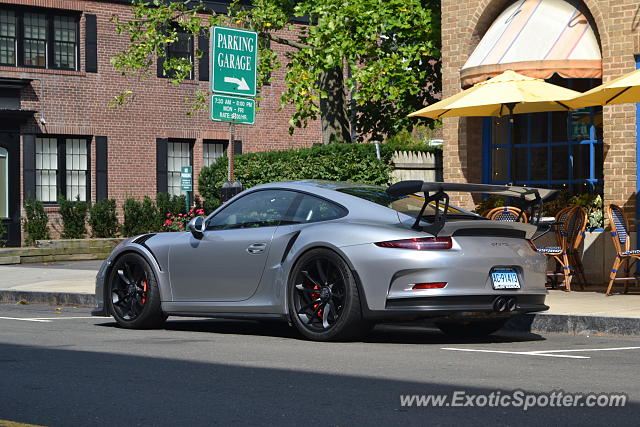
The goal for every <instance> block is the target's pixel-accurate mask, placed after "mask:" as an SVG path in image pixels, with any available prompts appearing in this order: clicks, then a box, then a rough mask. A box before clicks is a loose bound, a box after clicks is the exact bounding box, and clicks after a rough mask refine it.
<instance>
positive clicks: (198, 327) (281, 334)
mask: <svg viewBox="0 0 640 427" xmlns="http://www.w3.org/2000/svg"><path fill="white" fill-rule="evenodd" d="M98 326H104V327H113V328H118V325H117V324H116V323H115V322H108V323H101V324H98ZM163 329H165V330H168V331H181V332H205V333H213V334H223V335H247V336H262V337H274V338H287V339H295V340H304V339H305V338H304V337H303V336H302V335H300V333H298V331H297V330H296V329H295V328H294V327H291V326H289V325H288V324H287V323H285V322H275V321H269V322H262V321H251V320H228V319H201V318H198V319H189V318H175V317H172V318H170V319H169V320H168V321H167V322H166V323H165V325H164V327H163ZM540 340H544V337H542V336H540V335H537V334H534V333H529V332H520V331H512V330H500V331H498V332H496V333H495V334H492V335H489V336H485V337H477V338H464V339H463V338H453V337H448V336H447V335H444V334H443V333H442V332H440V330H439V329H437V328H436V327H435V326H431V325H428V324H424V325H422V324H416V325H407V324H378V325H376V326H375V328H374V329H373V330H371V331H370V332H369V333H368V334H367V335H365V336H364V337H363V338H362V339H360V340H358V341H360V342H365V343H377V344H416V345H424V344H463V343H471V344H479V343H483V344H491V343H509V342H527V341H540Z"/></svg>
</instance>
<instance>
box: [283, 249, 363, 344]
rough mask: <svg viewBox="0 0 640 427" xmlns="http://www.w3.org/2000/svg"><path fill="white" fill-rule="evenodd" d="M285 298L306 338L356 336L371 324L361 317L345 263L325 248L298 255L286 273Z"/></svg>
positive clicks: (358, 300)
mask: <svg viewBox="0 0 640 427" xmlns="http://www.w3.org/2000/svg"><path fill="white" fill-rule="evenodd" d="M287 298H288V305H289V316H290V318H291V321H292V322H293V324H294V326H295V327H296V329H297V330H298V331H299V332H300V333H301V334H302V335H303V336H304V337H305V338H308V339H310V340H313V341H341V340H350V339H356V338H359V337H361V336H363V335H364V334H366V332H367V331H368V330H369V329H370V328H371V323H370V322H367V321H365V320H364V319H363V318H362V310H361V308H360V296H359V294H358V287H357V286H356V281H355V278H354V277H353V274H352V273H351V270H350V269H349V266H348V265H347V263H346V262H345V261H344V260H343V259H342V258H341V257H340V256H339V255H338V254H337V253H335V252H333V251H331V250H329V249H324V248H318V249H312V250H310V251H309V252H306V253H305V254H304V255H302V256H301V257H300V259H298V261H297V262H296V264H295V266H294V268H293V270H292V271H291V275H290V277H289V283H288V289H287ZM327 307H328V309H326V308H327ZM325 309H326V310H325Z"/></svg>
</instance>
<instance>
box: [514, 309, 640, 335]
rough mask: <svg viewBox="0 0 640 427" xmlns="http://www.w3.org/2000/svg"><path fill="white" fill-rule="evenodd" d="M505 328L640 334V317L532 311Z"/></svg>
mask: <svg viewBox="0 0 640 427" xmlns="http://www.w3.org/2000/svg"><path fill="white" fill-rule="evenodd" d="M504 329H506V330H510V331H517V332H533V333H565V334H573V335H627V336H638V335H640V317H614V316H590V315H578V314H547V313H532V314H523V315H520V316H515V317H513V318H512V319H510V320H509V321H508V322H507V324H506V325H505V326H504Z"/></svg>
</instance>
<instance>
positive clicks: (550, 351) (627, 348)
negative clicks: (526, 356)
mask: <svg viewBox="0 0 640 427" xmlns="http://www.w3.org/2000/svg"><path fill="white" fill-rule="evenodd" d="M639 349H640V347H611V348H577V349H573V350H541V351H531V352H530V353H570V352H576V351H618V350H639Z"/></svg>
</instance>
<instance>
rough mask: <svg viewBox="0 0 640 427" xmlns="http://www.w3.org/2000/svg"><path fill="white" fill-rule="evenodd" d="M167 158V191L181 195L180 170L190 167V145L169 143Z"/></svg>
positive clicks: (187, 143)
mask: <svg viewBox="0 0 640 427" xmlns="http://www.w3.org/2000/svg"><path fill="white" fill-rule="evenodd" d="M167 157H168V158H167V191H168V193H169V194H171V195H174V196H179V195H181V194H182V193H183V192H182V190H181V188H180V168H182V166H191V143H189V142H178V141H169V143H168V146H167Z"/></svg>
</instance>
